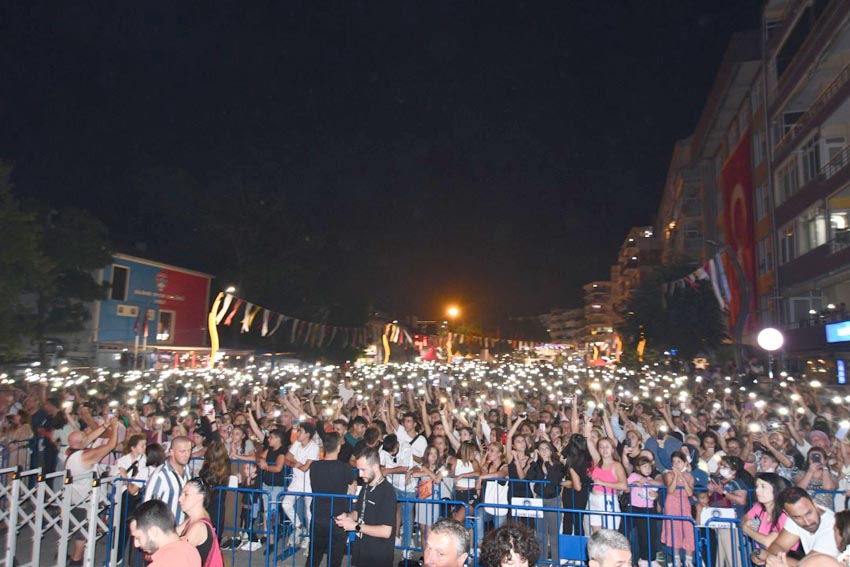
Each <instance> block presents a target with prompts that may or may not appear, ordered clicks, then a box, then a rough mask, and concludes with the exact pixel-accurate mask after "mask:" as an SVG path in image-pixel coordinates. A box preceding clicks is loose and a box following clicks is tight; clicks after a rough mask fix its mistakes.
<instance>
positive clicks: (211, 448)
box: [198, 439, 230, 527]
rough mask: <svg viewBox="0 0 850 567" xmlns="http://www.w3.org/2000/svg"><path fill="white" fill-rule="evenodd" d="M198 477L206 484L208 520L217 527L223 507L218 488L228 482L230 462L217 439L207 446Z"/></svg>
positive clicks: (222, 444)
mask: <svg viewBox="0 0 850 567" xmlns="http://www.w3.org/2000/svg"><path fill="white" fill-rule="evenodd" d="M198 476H199V477H201V478H202V479H204V483H206V491H207V494H208V496H209V498H208V502H207V504H208V506H209V513H210V518H211V519H212V522H213V525H214V526H216V527H218V519H219V517H220V515H221V509H222V508H223V506H224V502H222V501H221V500H222V499H221V498H219V494H218V487H219V486H227V484H228V481H229V480H230V461H229V460H228V455H227V448H226V447H225V446H224V443H222V442H221V441H219V440H218V439H216V440H214V441H213V442H212V443H210V444H209V445H208V446H207V452H206V454H205V455H204V464H203V465H201V470H200V471H199V472H198Z"/></svg>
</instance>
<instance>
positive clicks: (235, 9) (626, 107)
mask: <svg viewBox="0 0 850 567" xmlns="http://www.w3.org/2000/svg"><path fill="white" fill-rule="evenodd" d="M80 4H81V3H68V2H35V3H31V2H5V3H2V5H0V69H3V75H4V76H3V78H2V79H0V83H2V84H0V124H2V126H0V156H2V157H5V158H8V159H12V160H14V161H15V162H16V163H17V173H16V177H15V182H16V187H17V191H18V193H19V194H20V195H21V196H22V197H27V198H34V199H43V200H49V201H50V202H51V203H55V204H56V205H67V204H74V205H77V206H82V207H86V208H89V209H90V210H92V211H93V212H95V213H96V214H97V215H98V216H100V217H101V218H102V219H103V220H104V221H105V222H107V224H109V226H110V227H111V228H112V229H113V230H114V231H115V232H116V233H118V232H120V231H121V230H122V226H123V225H124V224H125V223H126V222H127V221H126V218H125V217H126V216H127V215H128V214H132V210H133V209H132V208H130V209H129V210H130V211H131V212H130V213H128V212H127V211H128V209H127V207H126V204H127V203H132V201H133V199H134V195H132V191H130V189H129V186H130V185H132V178H133V176H134V175H135V173H134V172H136V171H138V168H139V167H140V164H143V165H148V166H149V165H157V166H162V167H168V168H178V169H180V170H183V171H185V172H187V174H188V175H189V176H191V177H192V178H194V179H195V180H196V181H197V182H198V183H199V184H200V185H201V186H204V185H206V184H209V183H213V182H214V181H215V177H216V176H220V175H227V173H228V172H229V171H231V170H232V169H240V170H245V169H251V170H254V171H257V172H261V173H259V174H258V178H259V179H261V180H262V181H261V182H259V186H260V187H261V190H262V191H284V192H286V194H287V196H288V198H289V200H290V202H291V203H292V206H293V208H294V209H293V210H296V211H298V214H299V215H302V216H303V217H304V218H305V222H306V224H307V225H308V226H310V227H311V228H312V229H313V230H318V231H321V230H325V229H327V230H333V232H334V233H335V234H337V235H342V236H341V238H344V239H345V238H350V239H351V241H352V242H354V243H356V246H357V247H359V249H361V250H362V251H363V252H364V253H365V254H367V255H368V256H369V257H370V258H372V263H371V264H370V265H371V266H374V268H370V269H373V270H376V273H371V274H370V275H369V277H368V278H366V279H364V280H362V281H355V280H356V279H357V277H358V276H357V275H356V271H355V272H354V273H355V275H353V276H351V277H352V278H353V279H352V281H351V285H352V286H357V285H364V282H366V281H368V282H369V283H368V286H369V287H370V290H371V292H372V293H373V296H374V299H375V300H376V303H377V304H378V305H379V306H383V307H384V308H386V309H390V310H395V311H397V312H407V313H418V314H419V315H420V316H421V317H429V316H434V315H436V314H437V309H438V308H439V307H440V306H442V305H444V303H445V301H447V300H449V299H453V300H457V301H460V302H461V303H462V304H464V305H466V306H467V311H468V313H469V314H470V316H476V315H484V314H485V313H486V314H499V315H504V314H532V313H540V312H543V311H545V310H548V309H549V308H552V307H556V306H576V305H579V304H580V303H581V297H580V293H579V290H580V286H581V285H582V284H583V283H586V282H587V281H590V280H592V279H600V278H607V275H608V269H609V265H610V264H611V263H612V262H613V261H614V260H615V257H616V250H617V246H618V245H619V243H621V242H622V239H623V237H624V235H625V233H626V232H627V231H628V229H629V228H630V227H631V226H635V225H641V224H648V223H650V222H651V220H652V216H653V214H654V213H655V210H656V209H657V206H658V202H659V199H660V194H661V188H662V184H663V181H664V178H665V176H666V172H667V166H668V163H669V159H670V155H671V151H672V146H673V143H674V141H675V140H676V139H678V138H682V137H685V136H687V135H689V134H690V133H691V132H692V130H693V128H694V126H695V124H696V120H697V119H698V117H699V114H700V112H701V110H702V105H703V103H704V101H705V99H706V96H707V94H708V90H709V88H710V86H711V83H712V80H713V78H714V74H715V72H716V70H717V67H718V65H719V62H720V59H721V56H722V53H723V50H724V48H725V45H726V43H727V41H728V39H729V37H730V35H731V33H732V32H734V31H736V30H742V29H749V28H753V27H756V26H757V25H758V14H759V7H760V4H761V2H759V1H757V0H712V1H711V2H706V1H703V0H669V1H660V0H658V1H656V0H634V1H604V0H587V1H582V2H576V1H569V0H561V1H558V2H516V3H514V2H432V1H424V0H420V1H395V2H357V1H346V2H335V3H324V2H316V1H312V0H311V1H305V2H287V1H278V0H275V1H268V2H262V1H259V2H244V1H223V2H171V1H169V2H160V1H152V2H136V3H117V4H115V3H108V2H104V3H99V7H97V8H95V7H92V5H89V3H85V4H86V6H83V5H80ZM161 204H162V206H164V207H167V206H169V197H168V195H166V196H165V197H164V198H162V199H161ZM186 222H192V221H191V215H189V218H187V221H186ZM187 262H188V263H191V260H189V259H187ZM364 278H365V276H364Z"/></svg>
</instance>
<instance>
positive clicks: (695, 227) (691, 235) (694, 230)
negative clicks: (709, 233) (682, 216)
mask: <svg viewBox="0 0 850 567" xmlns="http://www.w3.org/2000/svg"><path fill="white" fill-rule="evenodd" d="M684 233H685V238H687V239H695V238H702V231H701V230H700V226H699V223H696V222H689V223H685V229H684Z"/></svg>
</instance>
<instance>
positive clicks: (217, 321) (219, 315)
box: [215, 293, 233, 325]
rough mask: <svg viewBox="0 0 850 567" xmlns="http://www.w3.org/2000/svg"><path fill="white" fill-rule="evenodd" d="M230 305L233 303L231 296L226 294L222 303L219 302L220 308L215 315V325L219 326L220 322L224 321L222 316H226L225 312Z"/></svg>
mask: <svg viewBox="0 0 850 567" xmlns="http://www.w3.org/2000/svg"><path fill="white" fill-rule="evenodd" d="M231 303H233V295H232V294H230V293H228V294H226V295H225V296H224V301H222V302H221V308H220V309H219V310H218V313H216V315H215V324H216V325H221V322H222V321H223V320H224V316H225V315H227V310H228V309H229V308H230V304H231Z"/></svg>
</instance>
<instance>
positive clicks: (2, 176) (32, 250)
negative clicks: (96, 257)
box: [0, 161, 52, 360]
mask: <svg viewBox="0 0 850 567" xmlns="http://www.w3.org/2000/svg"><path fill="white" fill-rule="evenodd" d="M13 168H14V166H13V165H12V164H11V163H9V162H6V161H0V360H10V359H14V358H17V357H19V356H21V354H22V353H23V348H24V340H23V339H25V338H26V337H28V336H30V334H31V332H32V330H33V327H32V325H31V323H32V319H31V317H30V316H29V315H30V313H29V308H28V306H27V305H26V303H25V301H24V297H25V294H26V293H27V292H29V291H32V289H33V284H34V282H37V281H42V280H43V279H44V277H45V276H46V274H48V273H49V272H50V270H51V269H52V262H51V261H50V259H49V258H47V256H46V255H45V254H44V252H43V250H42V248H41V236H42V234H41V227H39V226H38V224H37V223H36V222H35V217H34V216H33V215H32V214H29V213H26V212H24V211H22V210H21V208H20V206H19V205H18V202H17V201H16V200H15V198H14V197H13V196H12V185H11V183H10V181H9V178H10V176H11V174H12V170H13Z"/></svg>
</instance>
